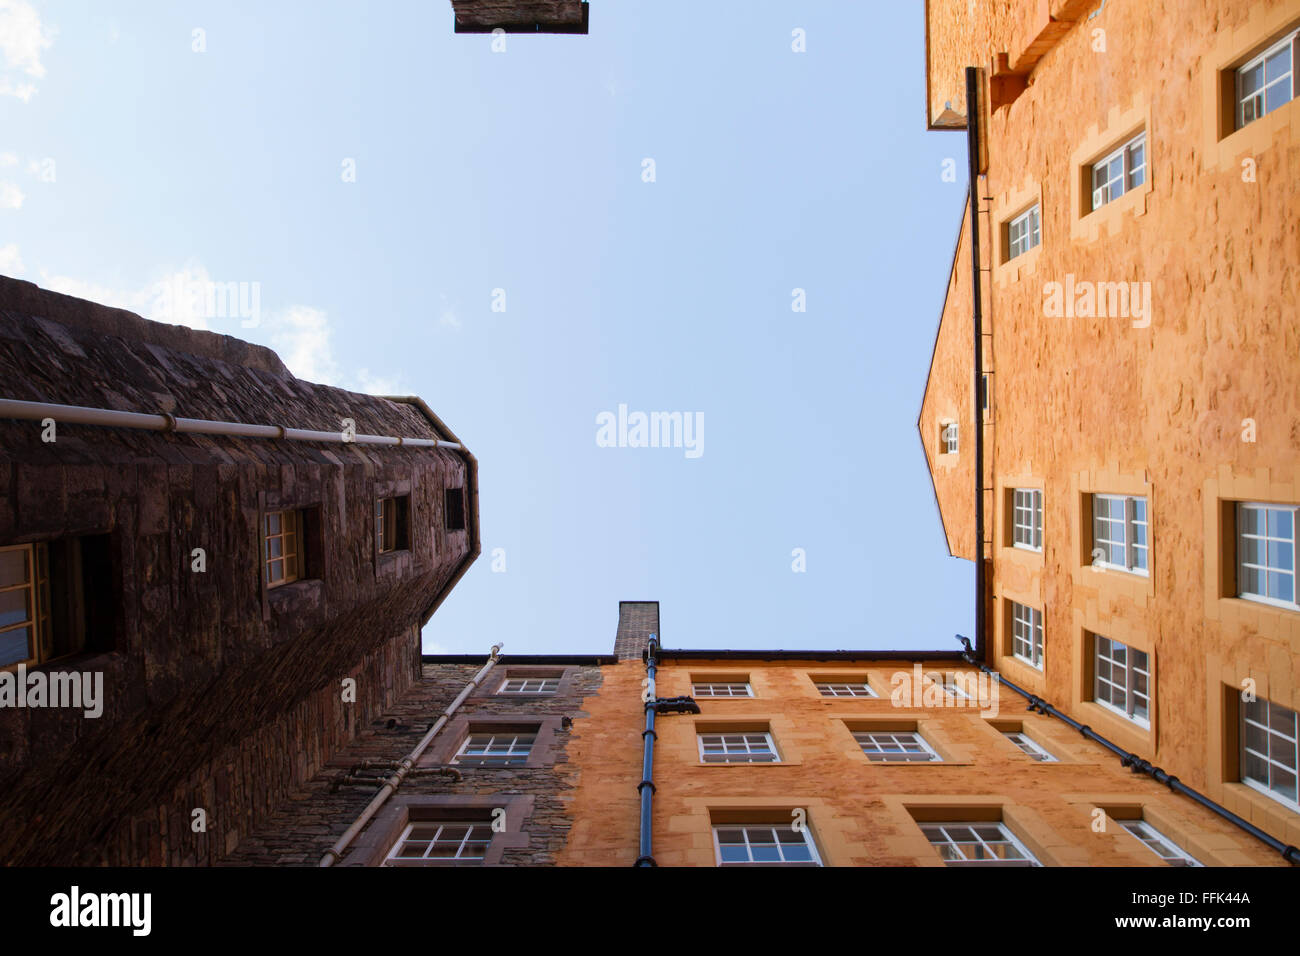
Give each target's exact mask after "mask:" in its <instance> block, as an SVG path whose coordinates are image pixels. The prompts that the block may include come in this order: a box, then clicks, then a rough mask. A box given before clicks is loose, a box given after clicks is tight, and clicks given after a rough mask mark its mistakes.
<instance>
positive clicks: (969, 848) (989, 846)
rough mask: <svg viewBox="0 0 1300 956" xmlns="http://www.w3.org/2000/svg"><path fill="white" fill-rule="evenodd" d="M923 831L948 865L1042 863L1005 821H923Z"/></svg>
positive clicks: (1025, 864) (1026, 864)
mask: <svg viewBox="0 0 1300 956" xmlns="http://www.w3.org/2000/svg"><path fill="white" fill-rule="evenodd" d="M921 832H922V833H924V834H925V836H926V839H928V840H929V841H930V843H931V845H932V846H933V847H934V848H935V849H936V850H938V851H939V856H940V857H941V858H942V859H943V862H944V863H945V864H947V865H948V866H1042V864H1041V863H1039V862H1038V861H1037V860H1036V859H1034V855H1033V854H1032V853H1030V852H1029V851H1028V850H1027V849H1025V847H1024V844H1022V843H1021V842H1020V841H1019V840H1017V839H1016V838H1015V836H1014V835H1012V833H1011V831H1010V830H1008V829H1007V828H1006V827H1005V826H1003V825H1002V824H1001V823H986V822H980V821H969V822H957V823H923V824H921Z"/></svg>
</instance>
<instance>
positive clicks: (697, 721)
mask: <svg viewBox="0 0 1300 956" xmlns="http://www.w3.org/2000/svg"><path fill="white" fill-rule="evenodd" d="M919 669H920V670H923V671H924V673H930V672H932V671H943V672H946V673H956V672H958V671H961V672H968V673H969V672H970V671H969V668H966V667H953V666H951V665H949V666H946V667H938V666H936V665H934V664H932V663H931V664H927V665H925V666H924V667H923V668H919ZM604 670H605V675H604V679H603V682H602V685H601V689H600V694H599V695H598V696H597V697H595V698H593V699H589V700H588V701H586V703H585V704H584V709H585V710H586V712H587V713H586V715H585V716H583V717H580V718H579V719H577V720H575V721H574V728H573V739H572V741H571V743H570V745H569V751H568V753H569V763H570V765H571V766H572V767H574V768H575V769H576V770H577V771H578V772H579V777H578V780H579V783H578V786H577V788H576V790H575V792H574V794H573V800H572V803H571V811H572V816H573V819H574V821H575V822H574V825H573V827H572V830H571V835H570V838H569V841H568V843H567V845H566V846H565V848H564V850H563V852H562V853H561V854H560V857H559V861H560V863H561V864H563V865H572V866H630V865H631V864H632V862H633V861H634V860H635V859H636V857H637V850H638V837H639V830H638V814H637V806H638V799H637V792H636V784H637V781H638V780H639V779H640V774H641V768H640V757H641V744H640V727H641V719H642V713H643V711H642V708H641V705H640V680H641V677H642V676H643V673H644V672H643V669H642V668H641V667H640V666H639V665H638V664H635V663H634V662H632V661H630V660H622V661H619V662H618V663H617V664H614V665H609V666H606V667H605V668H604ZM916 673H917V671H916V670H914V665H913V662H910V661H906V660H898V661H881V660H869V659H864V660H862V661H853V660H844V659H842V658H840V659H831V660H817V659H814V658H810V659H808V660H781V661H773V660H770V659H764V656H763V654H762V652H761V651H759V652H755V653H754V656H753V657H752V658H748V659H747V658H745V657H742V656H740V655H732V656H730V657H727V658H719V659H716V660H707V659H695V658H691V659H689V660H681V659H676V658H675V657H674V653H673V652H672V651H667V652H665V653H664V655H663V661H662V664H661V667H660V669H659V678H660V679H659V692H660V694H661V695H662V696H665V697H674V696H679V695H688V694H691V693H692V685H693V684H694V683H695V682H697V681H701V680H708V681H724V680H725V681H740V682H748V683H750V684H751V685H752V688H753V694H754V696H753V697H735V698H705V697H697V701H698V702H699V704H700V706H701V713H700V714H699V715H683V714H674V715H664V716H663V717H661V718H660V720H659V721H658V722H657V733H658V737H659V739H658V743H657V745H656V748H655V767H654V774H655V784H656V790H655V796H654V815H653V820H654V847H653V851H654V857H655V860H656V862H657V863H658V864H659V865H661V866H715V865H717V860H716V855H715V848H714V842H713V830H712V828H713V826H714V825H718V824H721V823H736V822H740V821H746V822H760V821H761V822H764V823H774V824H777V825H786V826H788V825H790V823H791V822H792V821H793V820H794V819H795V815H794V812H795V811H798V810H802V811H803V813H804V816H805V819H806V822H807V825H808V827H809V829H810V831H811V833H812V835H813V839H814V841H815V844H816V846H817V850H818V854H819V856H820V858H821V860H822V862H823V863H824V864H825V865H828V866H942V865H943V860H942V858H941V857H940V855H939V853H938V852H937V851H936V850H935V848H934V847H933V846H931V845H930V843H929V842H928V840H927V839H926V837H925V835H924V834H923V832H922V830H921V829H920V824H921V823H922V822H937V821H945V820H947V821H951V820H962V819H971V820H979V821H998V822H1002V823H1004V824H1005V825H1006V826H1008V827H1009V828H1010V829H1011V830H1012V832H1013V833H1014V834H1015V835H1016V837H1017V838H1018V839H1020V840H1021V842H1022V843H1024V844H1025V845H1026V846H1027V847H1028V848H1029V850H1030V851H1031V852H1032V853H1033V854H1034V856H1035V857H1036V858H1037V859H1038V860H1039V862H1040V863H1043V864H1044V865H1075V866H1078V865H1093V866H1164V865H1165V864H1164V862H1163V861H1162V860H1161V859H1160V858H1158V857H1157V856H1156V855H1155V854H1154V853H1152V852H1151V851H1150V850H1149V849H1147V848H1146V847H1145V846H1144V845H1143V844H1142V843H1141V842H1139V841H1138V840H1137V839H1136V838H1134V837H1133V836H1131V835H1130V834H1128V833H1127V832H1125V831H1124V830H1123V828H1122V825H1121V822H1120V821H1122V820H1124V819H1130V818H1133V817H1137V816H1140V817H1142V818H1144V819H1146V820H1147V821H1149V822H1151V823H1153V824H1154V825H1156V826H1158V827H1159V828H1160V829H1161V830H1162V832H1164V833H1165V834H1166V835H1167V836H1169V837H1170V838H1171V839H1174V840H1177V841H1178V842H1179V843H1180V844H1181V845H1182V846H1183V848H1184V849H1186V850H1188V852H1191V853H1193V854H1195V855H1197V857H1198V858H1199V859H1200V860H1201V861H1202V862H1205V863H1207V864H1211V865H1216V864H1217V865H1284V864H1283V862H1282V860H1281V858H1280V857H1279V856H1278V855H1277V854H1275V853H1273V852H1272V851H1270V850H1269V849H1268V848H1267V847H1265V846H1263V844H1260V843H1258V842H1257V841H1255V840H1253V839H1252V838H1251V837H1249V836H1247V835H1246V834H1244V833H1242V832H1241V831H1240V830H1238V829H1236V828H1235V827H1233V826H1231V825H1230V824H1228V823H1227V822H1226V821H1223V820H1222V819H1220V818H1218V817H1216V816H1215V815H1214V814H1212V813H1210V812H1209V811H1208V810H1205V809H1203V808H1201V807H1200V806H1198V805H1197V804H1195V803H1193V802H1192V801H1190V800H1187V799H1185V798H1182V797H1179V796H1177V795H1175V794H1172V793H1171V792H1170V791H1169V790H1168V789H1167V788H1165V787H1162V786H1160V785H1159V784H1157V783H1156V782H1155V781H1153V780H1151V779H1150V778H1148V777H1145V776H1139V775H1135V774H1133V773H1132V772H1130V771H1129V770H1126V769H1124V768H1123V767H1121V766H1120V764H1119V762H1118V760H1116V759H1115V758H1114V756H1113V755H1111V754H1110V753H1109V752H1108V751H1106V750H1104V748H1102V747H1101V746H1100V745H1097V744H1095V743H1092V742H1091V741H1088V740H1086V739H1085V738H1083V737H1081V736H1079V735H1078V734H1076V733H1075V732H1073V731H1072V730H1070V729H1069V728H1068V727H1067V726H1066V725H1064V724H1062V723H1060V722H1059V721H1055V720H1052V719H1051V718H1047V717H1042V716H1038V715H1034V714H1028V713H1026V712H1025V710H1024V707H1023V701H1022V699H1021V698H1020V697H1018V696H1015V695H1013V694H1011V693H1010V692H1008V691H1002V692H1001V694H1000V697H999V698H998V699H997V705H996V706H994V705H993V704H992V701H991V699H987V698H986V699H985V700H984V702H983V703H981V704H980V706H978V707H975V706H958V705H956V703H955V702H954V701H952V699H951V698H944V699H945V700H947V704H948V705H946V706H943V705H934V706H932V705H931V704H930V702H929V701H928V700H925V699H922V698H916V699H914V698H912V697H911V696H910V694H909V695H907V696H903V697H900V698H899V700H898V701H895V700H893V699H891V694H892V692H893V691H894V690H895V688H899V687H902V686H904V685H902V684H901V683H895V678H896V677H897V676H899V675H901V676H902V677H903V678H906V679H909V680H910V679H911V678H912V676H913V675H914V674H916ZM818 680H821V681H828V680H829V681H845V682H862V681H865V682H868V683H869V684H870V685H871V687H872V688H873V689H874V690H875V691H876V693H877V695H878V696H877V697H876V698H872V699H860V698H827V697H823V696H821V694H820V693H819V692H818V690H817V688H816V681H818ZM939 697H940V698H943V695H939ZM728 728H730V729H731V730H733V731H736V732H739V731H754V730H760V729H761V730H764V731H767V732H769V733H771V735H772V738H773V740H774V742H775V745H776V747H777V749H778V752H779V754H780V762H779V763H763V764H753V763H731V764H706V763H703V762H702V761H701V758H700V753H699V749H698V745H697V740H696V737H697V734H699V733H702V732H708V733H718V732H727V729H728ZM864 729H865V730H880V731H891V730H893V731H898V730H905V729H911V730H918V731H919V732H920V733H921V734H922V735H923V736H924V737H925V738H926V741H927V743H929V744H930V745H931V746H932V747H933V748H934V749H935V750H936V751H937V752H938V753H939V754H940V756H941V757H942V761H941V762H933V763H873V762H870V761H869V760H868V759H867V757H866V756H865V755H864V754H863V752H862V750H861V747H860V746H859V745H858V743H857V742H856V741H855V740H854V737H853V732H854V731H856V730H864ZM1010 730H1014V731H1018V732H1023V733H1026V734H1028V735H1030V736H1031V737H1032V738H1033V739H1034V740H1035V741H1036V742H1037V743H1039V744H1040V745H1041V746H1043V747H1045V748H1046V749H1048V750H1049V751H1050V752H1051V753H1052V754H1053V755H1054V756H1055V757H1056V758H1057V759H1056V761H1055V762H1051V763H1040V762H1037V761H1035V760H1034V759H1032V758H1031V757H1029V756H1027V755H1026V754H1025V753H1023V752H1022V751H1021V750H1019V749H1018V748H1017V746H1016V745H1015V744H1014V743H1012V742H1011V741H1009V740H1008V739H1007V738H1006V737H1005V736H1004V734H1003V732H1004V731H1010ZM1098 821H1100V823H1098Z"/></svg>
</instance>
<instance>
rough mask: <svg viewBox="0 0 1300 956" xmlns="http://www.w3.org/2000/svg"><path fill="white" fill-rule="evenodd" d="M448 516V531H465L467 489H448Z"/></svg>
mask: <svg viewBox="0 0 1300 956" xmlns="http://www.w3.org/2000/svg"><path fill="white" fill-rule="evenodd" d="M446 503H447V507H446V515H447V530H448V531H464V530H465V489H464V488H448V489H447V490H446Z"/></svg>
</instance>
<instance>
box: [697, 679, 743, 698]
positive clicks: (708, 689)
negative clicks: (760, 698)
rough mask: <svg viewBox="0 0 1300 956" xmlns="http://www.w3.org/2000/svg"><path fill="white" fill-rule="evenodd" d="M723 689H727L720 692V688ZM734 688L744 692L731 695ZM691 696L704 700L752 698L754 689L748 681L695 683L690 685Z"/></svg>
mask: <svg viewBox="0 0 1300 956" xmlns="http://www.w3.org/2000/svg"><path fill="white" fill-rule="evenodd" d="M724 687H725V688H727V690H725V691H722V690H721V688H724ZM736 688H743V689H744V691H745V692H744V693H743V694H737V693H733V691H735V690H736ZM691 696H692V697H705V698H708V697H753V696H754V688H753V687H752V686H751V685H750V683H749V681H738V680H737V681H722V680H712V681H709V680H706V681H695V682H693V683H692V684H691Z"/></svg>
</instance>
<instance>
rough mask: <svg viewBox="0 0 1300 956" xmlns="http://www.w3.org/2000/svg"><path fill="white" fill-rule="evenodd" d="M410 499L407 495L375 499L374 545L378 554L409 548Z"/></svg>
mask: <svg viewBox="0 0 1300 956" xmlns="http://www.w3.org/2000/svg"><path fill="white" fill-rule="evenodd" d="M410 501H411V498H410V496H409V495H403V496H401V497H399V498H379V499H377V500H376V501H375V545H376V547H377V548H378V549H379V553H380V554H387V553H389V552H391V551H405V550H407V549H409V548H410V546H411V544H410V541H409V539H408V536H409V531H408V526H409V523H408V520H407V516H408V509H409V507H410Z"/></svg>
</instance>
